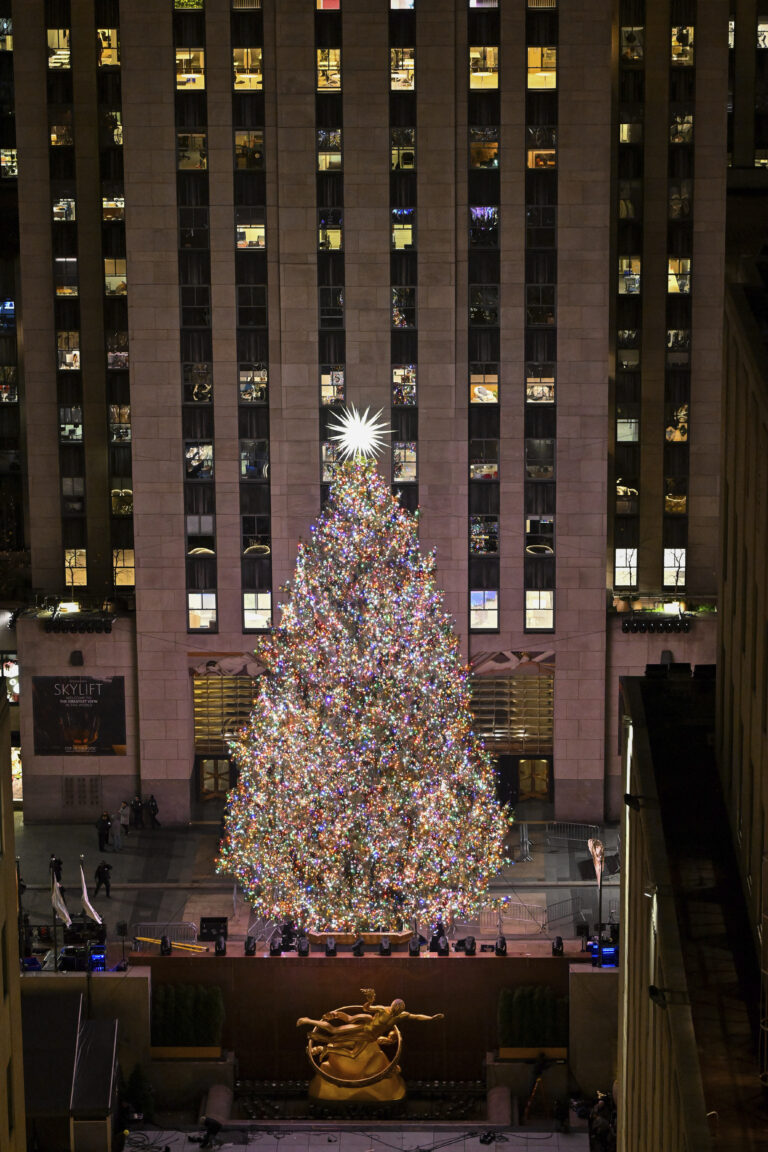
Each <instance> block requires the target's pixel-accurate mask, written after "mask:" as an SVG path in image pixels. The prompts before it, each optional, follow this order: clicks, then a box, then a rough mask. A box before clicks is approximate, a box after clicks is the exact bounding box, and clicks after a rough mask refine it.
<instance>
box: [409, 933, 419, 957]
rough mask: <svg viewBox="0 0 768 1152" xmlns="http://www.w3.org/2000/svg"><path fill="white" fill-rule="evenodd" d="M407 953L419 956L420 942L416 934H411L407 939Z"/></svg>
mask: <svg viewBox="0 0 768 1152" xmlns="http://www.w3.org/2000/svg"><path fill="white" fill-rule="evenodd" d="M408 955H409V956H421V943H420V941H419V938H418V936H411V938H410V940H409V941H408Z"/></svg>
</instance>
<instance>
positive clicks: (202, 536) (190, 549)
mask: <svg viewBox="0 0 768 1152" xmlns="http://www.w3.org/2000/svg"><path fill="white" fill-rule="evenodd" d="M186 521H187V525H186V527H187V555H188V556H205V555H208V556H214V555H215V553H216V533H215V523H216V517H215V516H214V515H212V514H211V513H202V512H190V513H188V514H187V517H186Z"/></svg>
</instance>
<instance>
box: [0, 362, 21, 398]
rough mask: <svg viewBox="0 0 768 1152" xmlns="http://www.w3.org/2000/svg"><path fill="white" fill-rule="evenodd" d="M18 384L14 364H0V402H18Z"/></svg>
mask: <svg viewBox="0 0 768 1152" xmlns="http://www.w3.org/2000/svg"><path fill="white" fill-rule="evenodd" d="M18 402H19V384H18V379H17V373H16V365H15V364H1V365H0V404H18Z"/></svg>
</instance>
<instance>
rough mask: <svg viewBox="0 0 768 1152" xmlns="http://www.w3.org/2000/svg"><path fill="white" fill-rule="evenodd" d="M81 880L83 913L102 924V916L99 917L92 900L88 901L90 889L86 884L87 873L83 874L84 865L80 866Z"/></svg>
mask: <svg viewBox="0 0 768 1152" xmlns="http://www.w3.org/2000/svg"><path fill="white" fill-rule="evenodd" d="M80 879H81V880H82V883H83V894H82V896H81V897H80V903H81V904H82V906H83V912H85V914H86V916H90V918H91V920H95V921H96V923H97V924H101V916H99V914H98V912H97V911H96V909H95V908H94V906H93V904H91V902H90V900H89V899H88V888H87V886H86V883H85V873H84V872H83V866H82V864H81V865H80Z"/></svg>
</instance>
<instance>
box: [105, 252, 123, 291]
mask: <svg viewBox="0 0 768 1152" xmlns="http://www.w3.org/2000/svg"><path fill="white" fill-rule="evenodd" d="M104 291H105V292H106V294H107V296H125V295H126V293H127V292H128V281H127V280H126V273H125V260H124V259H121V260H112V259H109V258H105V259H104Z"/></svg>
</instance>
